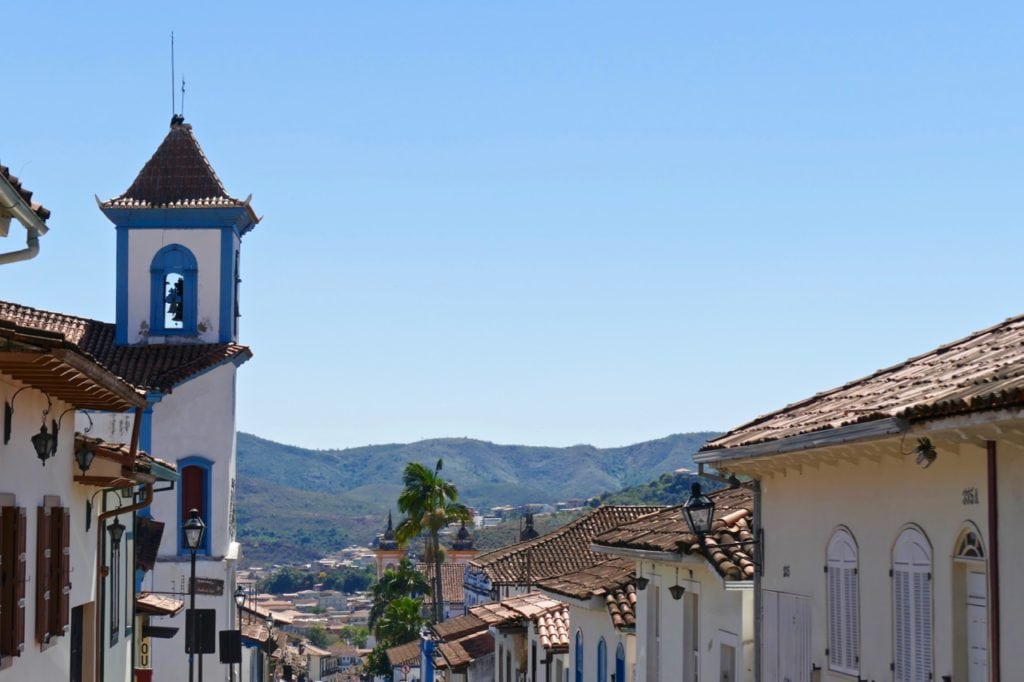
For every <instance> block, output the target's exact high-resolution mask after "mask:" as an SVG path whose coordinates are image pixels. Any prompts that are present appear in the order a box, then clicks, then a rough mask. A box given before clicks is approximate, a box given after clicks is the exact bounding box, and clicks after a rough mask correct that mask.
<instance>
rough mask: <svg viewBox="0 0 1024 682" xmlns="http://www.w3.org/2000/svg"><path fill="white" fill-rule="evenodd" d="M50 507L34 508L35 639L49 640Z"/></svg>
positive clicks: (43, 641)
mask: <svg viewBox="0 0 1024 682" xmlns="http://www.w3.org/2000/svg"><path fill="white" fill-rule="evenodd" d="M50 532H51V530H50V507H38V508H37V509H36V641H37V642H39V643H40V644H46V643H47V642H49V641H50V622H49V621H50V561H51V559H52V557H51V556H50V555H51V552H50Z"/></svg>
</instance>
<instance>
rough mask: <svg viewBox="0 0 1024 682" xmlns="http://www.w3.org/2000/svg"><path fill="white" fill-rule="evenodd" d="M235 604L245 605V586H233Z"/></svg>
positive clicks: (239, 606)
mask: <svg viewBox="0 0 1024 682" xmlns="http://www.w3.org/2000/svg"><path fill="white" fill-rule="evenodd" d="M235 604H236V605H237V606H238V608H242V607H243V606H244V605H245V588H244V587H242V586H241V585H239V586H238V587H236V588H235Z"/></svg>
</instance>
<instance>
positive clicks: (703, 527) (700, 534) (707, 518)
mask: <svg viewBox="0 0 1024 682" xmlns="http://www.w3.org/2000/svg"><path fill="white" fill-rule="evenodd" d="M683 514H685V516H686V523H687V525H689V526H690V530H691V531H692V532H693V534H694V535H696V536H697V539H698V540H699V541H700V542H701V545H702V546H703V544H704V537H705V536H706V535H707V534H708V533H710V532H711V522H712V521H713V520H714V518H715V503H714V502H712V501H711V498H709V497H708V496H707V495H705V494H704V493H702V492H701V491H700V483H694V484H693V485H692V486H691V487H690V499H688V500H687V501H686V504H684V505H683Z"/></svg>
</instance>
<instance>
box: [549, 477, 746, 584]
mask: <svg viewBox="0 0 1024 682" xmlns="http://www.w3.org/2000/svg"><path fill="white" fill-rule="evenodd" d="M709 497H711V498H712V499H714V501H715V518H714V520H713V521H712V526H711V533H710V535H708V536H707V537H706V538H704V542H703V544H701V542H700V541H699V540H698V538H697V537H696V536H695V535H694V534H693V533H691V532H690V528H689V526H688V525H687V523H686V520H685V519H684V518H683V510H682V505H677V506H674V507H668V508H665V509H662V510H661V511H658V512H656V513H653V514H649V515H647V516H644V517H641V518H639V519H637V520H635V521H632V522H630V523H625V524H623V525H621V526H619V527H618V528H615V529H613V530H610V531H608V532H606V533H603V534H601V535H599V536H597V537H596V538H594V544H595V545H599V546H604V547H610V548H611V547H622V548H627V549H641V550H652V551H657V552H678V553H680V554H700V553H703V554H704V556H705V557H707V559H708V561H710V562H711V565H712V566H714V567H715V569H716V570H717V571H718V572H719V573H720V574H721V575H722V577H724V578H725V579H726V580H750V579H752V578H753V577H754V563H753V557H752V556H751V553H752V552H753V544H752V543H753V540H754V536H753V533H752V531H751V529H752V527H753V525H752V510H753V498H752V495H751V493H750V491H749V490H748V489H746V488H736V489H726V490H719V491H716V492H713V493H711V494H710V495H709ZM734 542H747V543H751V544H748V545H742V546H733V547H722V546H721V545H726V544H732V543H734ZM545 589H549V588H548V587H547V586H545ZM552 591H554V590H552Z"/></svg>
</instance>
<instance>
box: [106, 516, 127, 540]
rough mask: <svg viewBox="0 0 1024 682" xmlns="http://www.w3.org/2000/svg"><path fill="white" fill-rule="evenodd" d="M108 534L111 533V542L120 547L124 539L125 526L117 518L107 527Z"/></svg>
mask: <svg viewBox="0 0 1024 682" xmlns="http://www.w3.org/2000/svg"><path fill="white" fill-rule="evenodd" d="M107 532H108V533H110V541H111V542H112V543H114V544H115V545H120V544H121V538H122V537H124V524H123V523H121V521H120V520H119V519H118V518H117V517H116V516H115V517H114V522H113V523H112V524H110V525H109V526H107Z"/></svg>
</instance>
